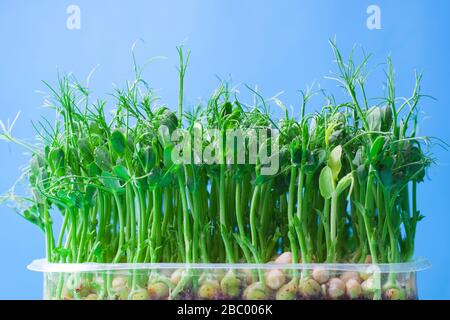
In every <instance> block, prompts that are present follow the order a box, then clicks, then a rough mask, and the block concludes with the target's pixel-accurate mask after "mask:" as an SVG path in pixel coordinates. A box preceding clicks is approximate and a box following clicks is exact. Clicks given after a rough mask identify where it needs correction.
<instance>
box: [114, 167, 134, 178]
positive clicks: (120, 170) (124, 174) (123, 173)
mask: <svg viewBox="0 0 450 320" xmlns="http://www.w3.org/2000/svg"><path fill="white" fill-rule="evenodd" d="M113 173H114V174H115V175H116V176H117V177H118V178H120V179H121V180H123V181H125V182H126V181H129V180H130V179H131V177H130V174H129V173H128V170H127V168H125V167H124V166H122V165H120V164H119V165H117V166H115V167H114V168H113Z"/></svg>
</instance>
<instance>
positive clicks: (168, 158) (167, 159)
mask: <svg viewBox="0 0 450 320" xmlns="http://www.w3.org/2000/svg"><path fill="white" fill-rule="evenodd" d="M173 148H174V145H173V144H168V145H167V146H165V147H164V154H163V157H164V166H165V167H166V168H169V167H170V166H171V165H172V164H173V161H172V150H173Z"/></svg>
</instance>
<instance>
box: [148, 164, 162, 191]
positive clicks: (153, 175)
mask: <svg viewBox="0 0 450 320" xmlns="http://www.w3.org/2000/svg"><path fill="white" fill-rule="evenodd" d="M161 178H162V171H161V169H160V168H158V167H155V168H153V169H152V171H150V174H149V176H148V178H147V179H148V184H149V186H150V188H152V189H154V188H156V187H158V185H159V183H160V181H161Z"/></svg>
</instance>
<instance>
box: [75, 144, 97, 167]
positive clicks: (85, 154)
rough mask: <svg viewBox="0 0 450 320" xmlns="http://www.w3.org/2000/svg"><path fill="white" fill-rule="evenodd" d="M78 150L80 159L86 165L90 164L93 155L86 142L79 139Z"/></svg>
mask: <svg viewBox="0 0 450 320" xmlns="http://www.w3.org/2000/svg"><path fill="white" fill-rule="evenodd" d="M78 148H79V149H80V154H81V158H82V159H83V160H84V161H86V162H87V163H91V162H92V161H93V160H94V155H93V154H92V148H91V145H90V143H89V141H88V140H86V139H80V140H78Z"/></svg>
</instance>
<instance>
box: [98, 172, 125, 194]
mask: <svg viewBox="0 0 450 320" xmlns="http://www.w3.org/2000/svg"><path fill="white" fill-rule="evenodd" d="M101 180H102V182H103V185H104V186H105V187H106V188H108V189H110V190H111V191H113V192H118V191H120V190H121V189H122V187H121V186H120V183H119V180H118V179H117V178H116V177H115V176H113V175H112V174H111V173H109V172H107V171H103V172H102V176H101Z"/></svg>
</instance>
